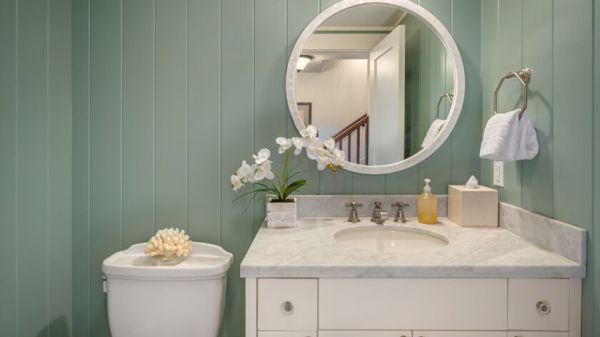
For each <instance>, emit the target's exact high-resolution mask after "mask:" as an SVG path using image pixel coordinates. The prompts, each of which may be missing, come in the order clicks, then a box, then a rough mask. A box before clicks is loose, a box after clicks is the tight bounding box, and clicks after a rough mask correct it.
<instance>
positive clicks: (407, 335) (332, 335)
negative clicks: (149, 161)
mask: <svg viewBox="0 0 600 337" xmlns="http://www.w3.org/2000/svg"><path fill="white" fill-rule="evenodd" d="M411 336H412V332H411V331H320V332H319V337H411ZM503 337H505V336H503Z"/></svg>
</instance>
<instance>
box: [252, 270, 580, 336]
mask: <svg viewBox="0 0 600 337" xmlns="http://www.w3.org/2000/svg"><path fill="white" fill-rule="evenodd" d="M580 298H581V281H580V280H579V279H461V278H347V279H329V278H321V279H316V278H314V279H310V278H303V279H301V278H298V279H295V278H258V279H256V278H247V279H246V337H317V336H318V337H580V323H579V322H580V305H581V303H580Z"/></svg>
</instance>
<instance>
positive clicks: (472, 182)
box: [465, 176, 479, 190]
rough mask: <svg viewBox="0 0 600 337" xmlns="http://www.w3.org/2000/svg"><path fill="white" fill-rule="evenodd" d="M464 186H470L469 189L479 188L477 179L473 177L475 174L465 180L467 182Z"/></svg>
mask: <svg viewBox="0 0 600 337" xmlns="http://www.w3.org/2000/svg"><path fill="white" fill-rule="evenodd" d="M465 187H466V188H471V189H474V190H476V189H478V188H479V182H478V181H477V178H475V176H471V178H469V180H467V183H466V184H465Z"/></svg>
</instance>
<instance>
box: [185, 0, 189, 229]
mask: <svg viewBox="0 0 600 337" xmlns="http://www.w3.org/2000/svg"><path fill="white" fill-rule="evenodd" d="M189 31H190V1H189V0H186V1H185V229H186V231H187V232H188V233H189V231H190V189H189V181H190V169H189V163H190V159H189V156H190V144H189V142H190V139H189V135H190V133H189V127H190V121H189V120H190V111H189V108H190V104H189V98H190V77H189V71H190V55H189V52H190V33H189Z"/></svg>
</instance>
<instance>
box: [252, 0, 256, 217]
mask: <svg viewBox="0 0 600 337" xmlns="http://www.w3.org/2000/svg"><path fill="white" fill-rule="evenodd" d="M252 65H253V66H252V74H251V77H252V149H253V150H254V149H256V88H255V84H256V69H255V66H256V0H252ZM255 186H256V185H254V186H252V187H253V188H256V187H255ZM255 222H256V198H252V225H253V226H252V227H255Z"/></svg>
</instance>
